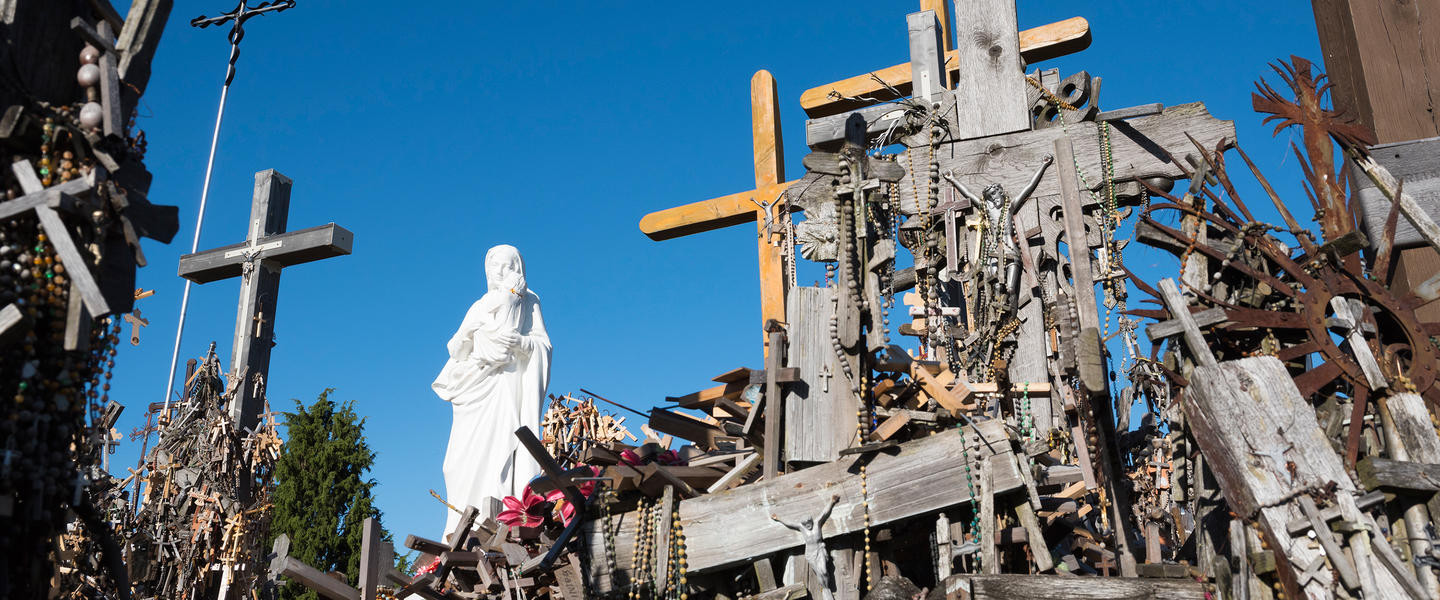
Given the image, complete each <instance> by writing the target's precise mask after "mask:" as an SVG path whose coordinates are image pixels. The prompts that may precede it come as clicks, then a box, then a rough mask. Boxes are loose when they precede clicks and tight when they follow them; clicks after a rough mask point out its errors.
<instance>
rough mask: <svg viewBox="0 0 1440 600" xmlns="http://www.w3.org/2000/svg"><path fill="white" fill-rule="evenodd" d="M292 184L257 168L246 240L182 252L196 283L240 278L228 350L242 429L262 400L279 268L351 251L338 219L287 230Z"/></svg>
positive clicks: (234, 411)
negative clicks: (232, 340)
mask: <svg viewBox="0 0 1440 600" xmlns="http://www.w3.org/2000/svg"><path fill="white" fill-rule="evenodd" d="M293 183H294V182H292V181H291V180H290V178H289V177H286V176H284V175H281V174H280V173H277V172H275V170H274V169H269V170H265V171H261V172H259V173H256V174H255V196H254V200H253V201H252V203H251V205H250V227H249V234H248V235H247V236H246V238H245V241H244V242H241V243H239V244H231V245H229V246H223V247H220V248H216V249H214V250H207V251H204V252H197V253H195V254H187V255H185V256H182V257H180V276H181V277H184V278H186V279H189V280H190V281H193V282H195V283H209V282H212V281H218V280H221V279H229V278H231V277H239V278H240V308H239V311H238V313H237V314H236V316H235V346H234V351H233V352H232V353H231V355H230V368H231V383H232V385H235V386H237V391H236V393H235V400H234V402H233V403H232V404H231V405H230V415H231V417H233V418H234V419H235V423H236V426H237V427H239V428H241V429H247V428H248V429H253V428H254V426H255V423H256V422H257V421H258V420H259V417H260V412H261V409H262V404H263V402H264V386H265V379H266V376H267V375H268V374H269V372H270V348H271V347H272V346H274V345H275V344H274V339H275V307H276V304H277V299H278V296H279V295H280V270H281V269H283V268H285V267H288V266H291V265H298V264H301V263H307V262H311V261H316V260H320V259H324V258H330V257H333V256H342V255H345V254H349V253H350V245H351V243H352V242H353V241H354V237H355V236H354V234H352V233H350V232H349V231H348V230H346V229H345V228H344V227H340V226H339V225H336V224H334V223H330V224H329V225H321V226H319V227H311V228H309V229H301V230H300V231H291V232H286V231H285V222H286V219H287V215H288V213H289V212H290V187H291V185H292V184H293Z"/></svg>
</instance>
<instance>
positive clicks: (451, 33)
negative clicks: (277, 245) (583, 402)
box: [112, 0, 1321, 536]
mask: <svg viewBox="0 0 1440 600" xmlns="http://www.w3.org/2000/svg"><path fill="white" fill-rule="evenodd" d="M117 4H118V5H122V6H123V5H124V4H125V2H123V1H122V2H117ZM540 4H541V3H525V2H500V3H495V2H473V1H452V0H446V1H439V0H436V1H429V2H411V3H403V2H401V3H397V2H368V1H367V2H358V1H350V2H340V1H335V0H329V1H322V0H299V2H298V6H297V7H296V8H295V9H293V10H290V11H287V12H285V13H281V14H278V15H269V16H265V17H261V18H256V19H254V20H252V21H250V23H249V25H248V27H247V35H246V37H245V41H244V44H243V47H242V55H241V59H240V64H239V74H238V76H237V78H236V80H235V85H234V87H233V88H232V90H231V95H230V107H229V110H228V113H227V114H226V119H225V126H224V129H223V131H222V135H221V140H220V151H219V155H218V157H217V161H216V163H217V164H216V169H215V175H214V184H213V188H212V192H211V196H210V207H209V209H208V214H207V215H206V222H205V228H204V232H203V234H202V236H201V242H200V246H201V249H207V248H213V247H216V246H221V245H225V244H230V243H235V242H239V241H242V240H243V236H244V233H245V221H246V220H247V218H248V214H249V210H250V192H251V186H252V178H253V175H254V173H255V172H256V171H259V170H262V169H268V168H274V169H277V170H279V171H280V172H281V173H284V174H286V175H288V176H290V177H292V178H294V180H295V187H294V193H293V196H292V199H291V209H290V217H289V223H290V228H291V229H300V228H304V227H309V226H313V225H321V224H324V223H329V222H332V221H333V222H336V223H339V224H340V225H342V226H344V227H346V228H348V229H350V230H351V231H353V232H355V249H354V254H353V255H351V256H348V257H341V258H337V259H331V260H327V261H323V262H319V263H312V264H308V265H302V266H298V267H294V268H291V269H287V270H286V271H285V272H284V276H283V277H282V280H281V294H280V308H279V311H278V312H279V315H278V322H277V323H278V324H277V328H276V331H277V339H278V342H279V345H278V346H277V347H276V348H275V352H274V359H273V363H272V365H271V370H270V384H269V393H270V397H271V401H272V403H274V404H275V405H276V407H277V408H280V409H288V408H289V407H290V406H291V403H290V399H291V398H299V399H301V400H304V401H307V402H308V401H311V400H313V399H314V398H315V396H316V395H317V394H318V393H319V392H320V391H321V390H322V389H324V388H326V387H334V388H336V394H335V398H336V399H338V400H353V401H355V405H356V408H357V410H358V411H359V412H360V413H361V414H364V415H366V416H367V417H368V419H369V420H368V423H367V431H368V435H369V440H370V443H371V445H372V446H373V447H374V449H375V450H376V452H377V453H378V455H379V456H378V458H377V461H376V467H375V470H374V472H373V476H374V477H375V478H376V479H378V480H379V481H380V485H379V488H378V496H379V505H380V508H381V509H382V510H383V511H384V513H385V524H386V526H387V527H389V528H390V529H391V531H393V532H395V533H396V534H397V535H400V536H403V535H405V534H407V533H416V534H421V535H429V536H434V535H439V533H440V531H439V530H440V529H441V527H442V525H443V522H444V518H445V515H444V510H445V509H444V508H443V507H441V506H440V505H439V503H437V502H435V500H433V499H432V498H431V497H430V496H429V494H428V492H427V490H428V489H430V488H434V489H436V490H437V491H442V492H443V481H442V478H441V473H440V465H441V460H442V458H443V454H444V450H445V443H446V439H447V436H448V434H449V426H450V425H449V423H450V409H449V406H448V405H447V404H445V403H444V402H442V401H440V400H439V399H437V398H436V397H435V396H434V395H433V394H432V393H431V391H430V388H429V384H430V381H431V380H432V379H433V378H434V376H435V374H436V373H437V372H438V371H439V369H440V367H441V365H442V364H443V362H444V359H445V341H446V340H447V339H448V338H449V336H450V334H451V333H452V332H453V330H454V328H455V327H456V326H457V325H458V324H459V322H460V319H461V317H462V316H463V314H464V312H465V310H466V308H467V307H468V306H469V304H470V303H471V302H472V301H473V300H474V299H475V298H477V297H478V296H479V294H481V293H482V291H483V289H484V275H483V269H482V265H481V262H482V258H483V256H484V253H485V250H486V249H487V248H489V247H490V246H492V245H495V244H499V243H509V244H513V245H515V246H517V247H518V248H520V250H521V252H522V253H523V254H524V256H525V260H526V266H527V269H528V279H529V283H530V286H531V289H533V290H535V291H536V292H537V293H538V294H539V295H540V297H541V299H542V301H543V306H544V311H545V319H546V323H547V326H548V328H549V331H550V335H551V339H552V340H553V342H554V345H555V355H554V370H553V376H552V379H551V385H550V390H551V392H552V393H556V394H560V393H565V392H573V391H578V389H579V388H580V387H585V388H587V389H590V390H593V391H595V392H597V393H600V394H604V395H606V396H608V397H610V398H612V399H615V400H619V401H622V402H626V403H629V404H631V405H633V406H636V407H638V408H644V407H648V406H651V405H654V404H658V403H660V402H661V401H663V399H664V397H665V396H666V395H679V394H683V393H687V392H690V391H694V390H696V389H700V388H702V387H705V386H706V385H707V383H708V382H709V380H710V378H711V377H713V376H715V375H717V374H719V373H721V372H724V371H726V370H729V369H731V368H733V367H737V366H742V365H744V366H760V348H759V346H758V343H757V342H758V337H759V336H758V335H756V334H757V333H758V332H757V331H756V328H757V325H758V319H759V317H758V315H759V296H758V284H757V275H756V267H755V241H754V235H755V233H754V229H753V228H749V227H735V228H732V229H729V230H724V231H718V232H711V233H707V234H703V235H698V236H694V237H689V238H682V239H678V240H672V241H667V242H652V241H650V240H649V239H648V238H646V237H645V236H644V235H642V234H641V233H640V232H639V230H638V228H637V226H636V224H637V222H638V221H639V219H640V217H641V216H642V215H644V214H645V213H647V212H650V211H653V210H657V209H661V208H666V207H670V206H675V205H678V204H682V203H688V202H693V201H698V200H704V199H707V198H711V197H715V196H719V195H723V194H727V193H731V192H737V191H743V190H747V189H750V188H752V187H753V174H752V167H751V140H750V127H749V119H750V107H749V81H750V76H751V75H752V74H753V73H754V72H755V71H756V70H757V69H762V68H763V69H768V70H770V71H771V72H772V73H773V74H774V75H775V77H776V79H777V80H778V82H779V86H780V98H781V101H782V103H783V106H784V109H783V112H782V124H783V127H784V138H785V158H786V161H785V162H786V166H787V169H786V172H787V175H789V176H790V177H792V178H793V177H798V176H799V175H801V174H802V173H803V167H801V164H800V160H801V159H802V158H803V157H804V156H805V154H806V152H807V149H806V148H805V145H804V129H803V126H804V113H803V112H802V111H801V110H800V108H799V104H798V98H799V95H800V92H801V91H803V90H804V89H806V88H809V87H811V86H815V85H820V84H823V83H826V82H830V81H834V80H837V79H841V78H844V77H849V76H852V75H857V74H861V73H864V72H866V71H869V70H873V69H876V68H880V67H885V66H889V65H892V64H897V63H900V62H903V61H905V60H906V59H907V58H908V56H909V54H908V50H907V46H906V32H905V14H906V13H907V12H912V11H914V10H916V9H917V7H918V2H910V1H899V2H821V1H798V0H797V1H790V2H775V1H774V0H769V1H765V2H757V1H750V0H732V1H731V2H726V3H722V4H715V3H676V2H664V3H662V2H652V3H641V2H613V3H612V2H586V3H572V5H571V6H564V7H560V6H557V3H544V6H540ZM1019 4H1020V6H1019V11H1020V25H1021V27H1022V28H1026V27H1033V26H1037V25H1041V24H1044V23H1048V22H1052V21H1058V20H1062V19H1065V18H1069V17H1072V16H1077V15H1078V16H1083V17H1086V18H1087V19H1089V21H1090V25H1091V29H1092V32H1093V36H1094V43H1093V44H1092V46H1091V47H1090V48H1089V49H1088V50H1086V51H1084V52H1082V53H1080V54H1078V55H1075V56H1071V57H1065V58H1062V59H1057V60H1052V61H1048V62H1044V63H1039V66H1042V67H1045V68H1050V67H1057V68H1059V69H1060V70H1061V73H1062V75H1064V74H1069V73H1073V72H1075V71H1076V70H1080V69H1086V70H1089V71H1090V73H1091V74H1092V75H1100V76H1102V77H1103V78H1104V85H1103V90H1102V97H1101V104H1102V106H1103V107H1104V108H1122V107H1126V106H1132V105H1136V104H1143V103H1148V102H1162V103H1165V104H1166V105H1174V104H1180V103H1184V102H1189V101H1196V100H1200V101H1204V102H1206V104H1207V105H1208V106H1209V108H1210V111H1211V113H1212V114H1214V115H1216V116H1217V117H1219V118H1223V119H1233V120H1235V122H1236V126H1237V128H1238V130H1239V136H1240V140H1241V142H1242V144H1244V145H1245V147H1246V148H1247V150H1248V151H1249V152H1250V153H1251V155H1252V156H1253V157H1255V159H1256V160H1257V162H1259V163H1260V164H1261V166H1262V168H1265V169H1266V170H1267V173H1269V174H1270V177H1271V179H1272V180H1275V181H1276V183H1277V187H1279V188H1280V189H1281V193H1282V194H1283V195H1286V196H1287V197H1289V198H1292V202H1298V203H1300V206H1304V196H1303V195H1301V194H1300V192H1299V191H1298V190H1299V188H1298V186H1297V185H1296V184H1295V183H1294V182H1295V181H1296V180H1297V179H1298V170H1297V169H1296V168H1295V164H1294V162H1295V161H1294V159H1293V157H1290V158H1288V161H1287V153H1288V150H1287V149H1286V140H1284V139H1282V140H1272V139H1271V136H1270V133H1269V130H1268V128H1262V127H1261V126H1260V125H1259V118H1258V117H1257V116H1256V115H1255V113H1253V112H1252V111H1251V109H1250V91H1251V90H1252V89H1253V87H1252V84H1251V82H1252V81H1254V80H1255V78H1256V77H1258V76H1261V75H1265V74H1270V71H1269V69H1268V67H1267V66H1266V63H1267V62H1270V61H1273V60H1275V59H1276V58H1280V57H1287V56H1289V55H1290V54H1292V53H1293V54H1298V55H1301V56H1305V57H1309V58H1312V59H1313V60H1315V61H1316V62H1317V63H1318V62H1319V61H1320V59H1321V56H1320V53H1319V45H1318V42H1317V40H1316V37H1315V25H1314V18H1313V15H1312V13H1311V11H1310V3H1309V2H1304V1H1301V0H1282V1H1276V2H1239V1H1235V0H1222V1H1217V2H1209V3H1153V2H1140V1H1135V2H1099V3H1074V2H1054V1H1045V2H1030V1H1025V2H1020V3H1019ZM233 6H234V2H233V1H224V0H204V1H199V0H193V1H191V0H187V1H185V2H177V7H176V9H175V12H174V14H173V15H172V17H171V21H170V25H169V27H168V28H167V31H166V32H165V35H164V39H163V41H162V43H161V46H160V50H159V55H158V56H157V57H156V59H155V63H154V77H153V79H152V81H151V83H150V88H149V91H148V92H147V94H146V96H145V98H144V102H143V103H142V105H141V108H140V112H141V117H140V119H139V121H138V124H139V127H140V128H141V129H143V130H144V131H145V133H146V137H147V139H148V141H149V154H148V156H147V160H146V163H147V164H148V166H149V168H150V170H151V171H152V172H153V173H154V174H155V182H154V185H153V187H152V189H151V194H150V198H151V200H152V201H154V202H157V203H161V204H173V205H178V206H179V207H180V215H181V221H182V227H181V232H180V234H179V235H178V236H176V239H175V241H174V242H173V243H172V244H171V245H169V246H162V245H159V244H155V243H153V242H149V241H147V243H146V246H145V253H146V255H147V257H148V258H149V260H150V266H149V267H146V268H144V269H141V271H140V274H139V281H138V284H139V285H141V286H143V287H144V288H145V289H154V290H156V292H157V293H156V295H155V296H153V297H151V298H148V299H146V300H142V301H140V302H139V303H138V304H137V307H138V308H139V309H140V310H142V311H143V313H144V316H145V317H147V318H148V319H150V326H149V327H148V328H146V329H145V330H144V331H143V333H142V335H141V344H140V346H138V347H131V346H129V345H128V344H123V345H122V348H121V350H120V354H119V356H118V358H117V365H118V368H117V369H116V378H115V382H114V384H115V392H114V393H113V394H112V397H114V398H116V399H118V400H119V401H121V402H123V403H125V404H126V406H127V411H126V413H125V415H124V416H123V417H122V418H121V420H120V424H119V427H120V428H121V430H122V431H123V432H124V433H127V434H128V433H129V432H130V430H131V428H134V427H137V426H139V425H140V423H141V422H142V421H143V412H144V407H145V405H146V404H147V403H149V402H156V401H160V400H161V399H162V398H163V397H162V395H161V394H162V391H163V388H164V386H165V376H166V370H167V367H168V361H169V359H170V349H171V343H172V341H173V338H174V333H175V329H174V328H175V323H176V318H177V315H178V312H179V304H180V294H181V289H182V280H181V279H179V278H178V277H176V275H175V268H176V262H177V260H178V258H179V256H180V255H181V254H182V253H184V252H186V251H188V249H189V243H190V237H191V235H192V232H193V230H192V229H191V228H192V226H193V222H194V218H195V213H196V210H197V208H198V205H199V197H200V188H201V182H202V179H203V175H204V167H205V155H206V151H207V150H208V144H209V141H210V132H211V127H212V125H213V123H214V111H215V106H216V103H217V101H218V99H219V91H220V84H221V81H222V79H223V75H224V70H225V60H226V58H227V56H228V51H229V50H228V43H227V42H226V39H225V33H224V32H223V31H218V30H215V29H209V30H197V29H194V28H191V27H190V26H189V24H188V21H189V20H190V19H191V18H193V17H195V16H197V15H199V14H201V13H205V14H209V15H212V16H213V15H214V14H217V13H218V12H220V11H223V10H228V9H230V8H232V7H233ZM122 10H123V9H122ZM1241 179H1246V178H1241ZM1242 189H1254V187H1253V186H1250V187H1248V188H1242ZM1250 198H1251V201H1250V206H1251V207H1260V206H1261V205H1262V204H1266V203H1264V202H1263V196H1260V195H1258V194H1257V193H1254V192H1252V193H1251V194H1250ZM1262 214H1273V211H1262ZM1303 214H1309V212H1308V211H1304V212H1303ZM1127 262H1128V263H1129V264H1130V266H1131V268H1132V269H1139V270H1142V271H1145V270H1149V271H1150V272H1157V271H1155V269H1156V267H1157V265H1158V266H1160V267H1163V268H1164V269H1166V270H1165V271H1158V272H1160V273H1163V274H1166V275H1169V274H1173V272H1174V270H1173V267H1172V265H1173V260H1171V261H1163V260H1160V259H1155V258H1154V257H1153V256H1152V255H1146V254H1143V253H1136V254H1135V255H1132V256H1131V257H1130V258H1129V260H1128V261H1127ZM809 279H813V276H812V277H810V278H807V277H805V276H804V273H803V272H802V283H808V281H809ZM237 294H238V284H237V283H236V282H235V281H234V280H228V281H223V282H216V283H211V284H208V285H204V286H197V287H196V288H195V290H194V293H193V295H192V298H191V309H190V319H189V323H188V325H187V327H186V335H185V344H184V347H183V348H182V363H181V368H182V369H183V359H184V357H194V356H200V355H202V354H203V353H204V352H205V349H206V347H207V345H208V344H209V342H210V341H211V340H215V341H217V342H219V343H218V346H219V348H220V350H221V352H222V356H225V357H226V358H227V359H228V356H227V355H228V353H229V348H230V343H231V342H230V340H231V336H232V330H233V327H234V321H235V304H236V299H237ZM1136 302H1138V299H1136V300H1132V305H1133V304H1134V303H1136ZM126 330H127V334H128V325H127V326H126ZM138 453H139V444H138V442H137V443H134V444H132V443H129V442H128V440H127V442H126V443H125V444H124V445H122V446H121V449H120V451H119V452H118V453H117V454H116V456H115V457H114V459H113V462H114V464H113V465H112V470H115V471H118V472H121V473H123V470H124V467H125V466H131V465H133V464H134V462H135V460H136V459H137V457H138Z"/></svg>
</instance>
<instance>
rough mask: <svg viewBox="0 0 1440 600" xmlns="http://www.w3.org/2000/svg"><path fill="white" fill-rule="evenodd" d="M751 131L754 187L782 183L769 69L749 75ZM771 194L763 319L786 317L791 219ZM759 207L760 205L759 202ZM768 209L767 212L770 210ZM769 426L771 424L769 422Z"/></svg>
mask: <svg viewBox="0 0 1440 600" xmlns="http://www.w3.org/2000/svg"><path fill="white" fill-rule="evenodd" d="M750 133H751V139H752V142H753V145H754V149H755V189H757V190H758V189H760V188H762V187H766V186H773V185H779V184H780V182H782V181H785V145H784V141H783V140H782V138H781V135H780V95H779V91H778V89H777V87H776V85H775V77H773V76H772V75H770V72H769V71H766V70H763V69H762V70H760V71H756V72H755V75H754V76H753V77H751V78H750ZM777 198H778V195H777V196H776V197H772V198H763V197H762V198H756V199H755V200H757V201H758V202H760V203H768V202H774V205H773V206H771V207H770V209H769V210H768V211H766V210H764V209H761V210H760V211H759V212H758V213H757V214H756V218H755V227H756V229H757V234H758V236H759V237H758V240H757V241H756V244H757V247H758V253H759V263H760V264H759V268H760V323H761V325H762V326H763V325H764V323H765V322H767V321H769V320H771V319H774V320H776V321H783V320H784V319H785V288H786V284H788V283H789V281H790V279H789V278H788V277H787V276H786V274H787V269H786V268H785V252H784V248H782V245H783V244H782V243H781V242H780V238H781V237H783V236H781V235H780V233H781V229H780V228H779V227H778V225H779V224H780V223H781V219H789V218H790V213H788V212H785V208H784V203H783V202H778V201H776V200H777ZM757 208H759V207H758V206H757ZM767 213H768V214H767ZM771 340H773V337H772V338H770V339H766V340H765V342H764V343H765V346H764V348H765V356H769V355H770V353H771V352H772V350H774V349H773V348H771V345H772V341H771ZM767 427H768V425H767Z"/></svg>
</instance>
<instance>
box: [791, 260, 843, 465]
mask: <svg viewBox="0 0 1440 600" xmlns="http://www.w3.org/2000/svg"><path fill="white" fill-rule="evenodd" d="M834 298H835V290H834V289H832V288H822V287H810V286H796V287H794V288H792V289H791V290H790V296H789V300H788V301H787V302H786V307H785V310H786V313H787V317H786V321H787V322H788V323H790V327H789V335H788V336H787V338H788V340H789V347H788V348H787V349H786V352H785V364H786V366H789V367H795V368H797V369H799V370H800V379H801V381H800V382H798V383H794V384H791V385H788V386H785V391H784V393H783V394H782V396H783V397H784V399H785V407H784V408H785V423H784V426H785V461H786V462H788V463H794V462H830V461H832V460H835V459H837V458H840V451H841V450H844V449H845V448H848V447H850V446H851V445H853V443H854V442H855V411H856V410H857V409H858V408H859V405H860V403H859V401H858V400H857V399H856V398H855V397H854V395H853V394H851V393H850V384H849V383H847V382H846V381H845V375H844V373H843V371H842V370H841V367H840V363H839V360H838V358H837V357H836V356H835V350H834V347H833V346H832V345H831V343H830V315H831V314H833V313H834V310H835V301H834Z"/></svg>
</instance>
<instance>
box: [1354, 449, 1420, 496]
mask: <svg viewBox="0 0 1440 600" xmlns="http://www.w3.org/2000/svg"><path fill="white" fill-rule="evenodd" d="M1355 472H1356V474H1358V475H1359V476H1360V484H1361V485H1363V486H1365V489H1367V490H1375V489H1382V488H1383V489H1391V490H1406V491H1411V492H1440V465H1437V464H1427V463H1418V462H1410V461H1405V460H1390V459H1388V458H1378V457H1374V456H1369V457H1366V458H1363V459H1361V460H1360V462H1358V463H1356V464H1355Z"/></svg>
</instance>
